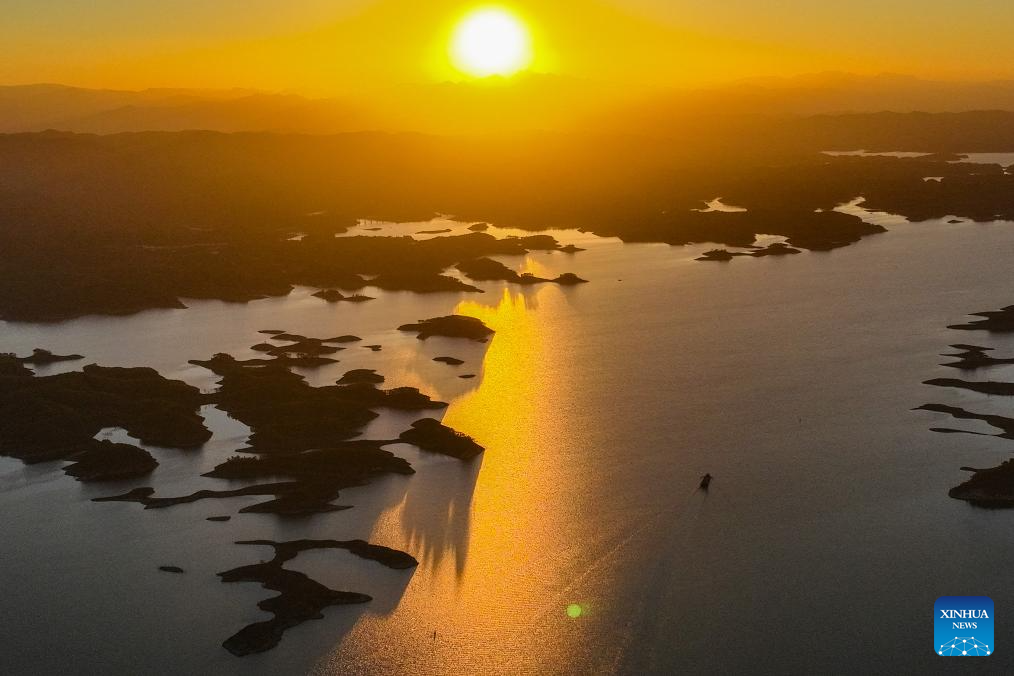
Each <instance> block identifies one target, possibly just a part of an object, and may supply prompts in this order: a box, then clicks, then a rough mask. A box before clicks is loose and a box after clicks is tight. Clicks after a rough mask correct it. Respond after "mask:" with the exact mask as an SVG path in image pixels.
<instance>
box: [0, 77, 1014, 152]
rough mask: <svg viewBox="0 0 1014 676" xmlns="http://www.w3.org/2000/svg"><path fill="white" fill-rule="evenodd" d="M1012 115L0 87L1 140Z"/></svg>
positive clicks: (521, 81)
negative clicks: (10, 136) (64, 134)
mask: <svg viewBox="0 0 1014 676" xmlns="http://www.w3.org/2000/svg"><path fill="white" fill-rule="evenodd" d="M983 110H1007V111H1014V82H1012V81H994V82H938V81H929V80H920V79H917V78H913V77H908V76H903V75H890V74H887V75H878V76H872V77H871V76H858V75H851V74H848V73H821V74H816V75H806V76H800V77H795V78H755V79H751V80H744V81H740V82H734V83H731V84H727V85H723V86H716V87H712V88H707V89H692V90H690V89H688V90H676V89H656V90H651V91H645V90H636V89H634V88H632V87H629V86H625V85H618V84H609V83H603V82H594V81H589V80H581V79H577V78H569V77H563V76H558V75H542V74H527V75H523V76H520V77H516V78H512V79H510V80H502V79H498V78H491V79H488V80H485V81H479V82H472V83H434V84H415V85H402V86H398V87H389V88H386V89H377V90H374V91H370V92H365V93H361V94H359V95H356V96H352V95H351V94H350V95H348V96H346V97H343V98H308V97H305V96H299V95H295V94H278V93H267V92H256V91H250V90H241V89H236V90H188V89H149V90H144V91H136V92H133V91H115V90H91V89H81V88H75V87H65V86H60V85H29V86H15V87H0V133H3V132H35V131H43V130H47V129H55V130H60V131H72V132H78V133H97V134H112V133H118V132H139V131H185V130H210V131H222V132H281V133H308V134H333V133H344V132H356V131H415V132H422V133H431V134H460V133H466V134H472V133H490V132H493V133H498V132H519V131H532V130H542V131H582V132H588V131H594V132H606V133H610V134H613V133H624V134H627V133H634V134H639V135H651V136H659V135H662V136H686V135H687V134H690V133H698V131H699V130H705V129H706V130H711V131H715V130H721V129H728V130H731V131H733V132H736V133H745V132H748V131H751V130H753V129H755V127H756V124H757V121H758V120H759V119H762V118H784V117H800V116H804V117H805V116H814V115H837V114H844V113H860V114H866V113H879V112H895V113H909V112H926V113H958V112H965V111H983Z"/></svg>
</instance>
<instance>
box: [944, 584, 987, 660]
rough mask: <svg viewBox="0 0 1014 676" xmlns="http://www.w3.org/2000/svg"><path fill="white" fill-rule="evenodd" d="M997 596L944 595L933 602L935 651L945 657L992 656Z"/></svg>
mask: <svg viewBox="0 0 1014 676" xmlns="http://www.w3.org/2000/svg"><path fill="white" fill-rule="evenodd" d="M993 637H994V636H993V599H991V598H989V597H988V596H941V597H940V598H938V599H937V602H936V603H934V604H933V652H935V653H936V654H937V655H941V656H943V657H985V656H986V655H992V654H993V651H994V650H995V649H996V646H995V645H993Z"/></svg>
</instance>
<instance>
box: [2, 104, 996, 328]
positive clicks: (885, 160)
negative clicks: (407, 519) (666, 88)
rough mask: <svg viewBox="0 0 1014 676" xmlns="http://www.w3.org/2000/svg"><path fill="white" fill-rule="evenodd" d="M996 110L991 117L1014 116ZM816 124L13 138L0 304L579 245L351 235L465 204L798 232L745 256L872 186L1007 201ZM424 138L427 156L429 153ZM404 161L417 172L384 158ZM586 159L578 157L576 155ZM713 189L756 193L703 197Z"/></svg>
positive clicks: (270, 285)
mask: <svg viewBox="0 0 1014 676" xmlns="http://www.w3.org/2000/svg"><path fill="white" fill-rule="evenodd" d="M1000 117H1001V118H1002V119H999V121H998V122H997V123H998V124H999V123H1002V124H1009V123H1010V122H1011V121H1012V120H1014V116H1000ZM1008 118H1010V119H1008ZM929 119H930V120H937V119H938V118H935V117H934V116H929ZM940 119H941V120H942V118H940ZM961 119H962V120H964V121H963V122H960V124H959V123H955V126H954V127H953V128H951V127H948V125H949V124H950V122H947V123H945V122H944V121H941V127H942V128H947V129H948V130H949V133H952V136H949V137H947V138H944V137H943V136H937V135H934V134H933V133H930V132H929V131H927V132H925V133H924V134H923V135H922V136H917V137H915V138H913V139H908V138H898V139H897V142H898V143H902V142H905V143H912V146H911V147H916V146H917V145H918V146H919V147H920V148H921V149H923V148H925V149H928V150H931V151H932V150H938V151H943V150H952V149H953V148H952V147H950V146H951V145H953V144H957V143H958V142H960V141H962V140H964V142H965V144H966V145H965V147H967V148H975V147H982V146H983V145H984V144H985V140H984V139H983V138H982V136H981V132H980V131H978V129H979V128H977V127H975V126H974V125H975V124H986V123H989V121H990V120H992V117H991V116H990V115H987V114H983V115H970V116H966V117H963V118H961ZM850 120H851V121H852V122H855V128H854V129H852V130H851V131H849V126H848V124H847V123H849V121H850ZM901 121H902V122H905V123H911V124H912V125H913V126H915V127H918V126H919V125H920V124H923V122H925V120H922V119H921V118H920V119H915V118H901ZM952 121H953V120H952ZM810 123H812V124H813V125H816V127H817V131H815V132H813V133H811V134H810V135H808V136H806V137H800V139H797V140H795V141H793V140H792V139H788V138H787V139H784V141H785V143H784V144H783V145H779V144H776V143H774V142H773V141H772V140H771V139H764V141H763V142H761V141H760V140H759V139H755V138H753V137H752V136H749V135H748V136H742V137H735V138H728V139H723V143H722V144H721V148H720V149H719V148H716V146H715V145H714V144H708V143H707V142H706V139H703V138H702V139H700V140H699V141H696V142H694V143H687V142H686V141H685V140H684V142H682V143H677V142H676V141H675V140H669V139H661V140H660V139H650V138H642V137H638V136H629V135H627V136H608V135H607V136H596V137H587V136H583V135H575V136H559V137H557V136H549V137H546V138H543V139H540V141H539V142H538V143H535V142H533V143H532V144H531V145H530V146H529V145H526V144H524V143H520V144H519V143H517V142H516V141H514V142H513V143H512V145H511V148H512V153H511V157H512V158H513V159H512V161H510V162H504V161H502V157H503V150H504V148H505V145H504V144H505V143H506V141H505V140H504V139H500V138H496V137H490V138H484V139H481V140H474V139H473V140H469V141H468V142H465V141H463V140H462V139H457V138H449V137H447V138H444V137H427V136H387V135H383V134H359V135H352V134H346V135H336V136H330V137H301V136H296V135H284V134H245V135H227V134H216V133H209V132H177V133H170V134H146V133H140V134H130V135H110V136H101V137H93V136H87V135H78V134H72V133H60V132H42V133H34V134H10V135H2V134H0V179H2V180H0V186H14V185H16V186H19V188H18V189H17V190H14V189H10V188H2V187H0V223H5V224H8V225H7V227H0V250H3V251H4V252H5V254H6V255H5V261H4V266H3V267H2V268H0V319H6V320H20V321H59V320H63V319H68V318H74V317H80V316H84V315H89V314H106V315H123V314H131V313H135V312H139V311H141V310H146V309H157V308H167V309H181V308H184V306H185V299H191V298H192V299H219V300H224V301H229V302H247V301H251V300H256V299H260V298H265V297H271V296H281V295H285V294H288V293H290V292H291V290H292V289H293V288H294V287H295V286H297V285H299V286H309V287H313V288H316V289H319V292H320V293H322V295H323V296H324V297H325V300H326V299H331V300H332V301H333V302H348V301H353V300H356V301H358V300H363V294H362V293H358V292H361V291H362V290H364V289H365V288H367V287H372V288H379V289H382V290H392V291H413V292H416V293H462V292H464V293H476V292H479V289H478V287H476V286H474V285H472V284H469V283H467V282H465V281H462V280H461V279H460V278H457V277H453V276H450V275H448V274H445V273H446V271H448V270H450V269H452V268H454V267H455V266H462V267H461V268H460V269H462V270H468V271H469V272H468V273H467V274H470V275H471V274H474V275H475V276H476V277H485V278H491V279H493V280H498V279H499V280H502V281H511V282H512V283H537V280H536V279H535V278H529V277H525V276H524V275H516V276H515V273H512V272H505V271H504V270H502V269H500V270H497V269H495V268H496V266H492V265H490V263H489V262H488V261H489V260H490V259H489V257H491V256H512V255H522V254H525V253H527V252H531V251H554V250H555V251H568V252H573V251H577V250H578V247H575V246H572V245H569V246H566V247H564V246H561V245H560V244H559V242H557V241H556V240H555V239H554V238H553V237H550V236H547V235H532V236H526V237H504V238H497V237H495V236H493V235H491V234H490V233H488V232H478V231H477V230H479V228H475V229H474V230H472V231H467V229H466V232H467V234H461V235H455V234H453V233H441V234H434V235H432V236H431V237H430V238H428V239H416V238H413V237H390V236H383V235H381V236H348V231H349V229H350V228H351V227H352V226H354V225H356V223H357V222H358V221H359V219H374V220H378V219H379V220H391V221H406V220H423V221H424V220H427V219H429V218H431V217H432V216H433V214H435V213H453V214H456V215H457V216H456V217H457V218H460V219H461V220H462V221H463V222H469V221H482V222H483V223H495V224H497V225H502V226H509V227H514V228H521V229H526V230H541V229H545V228H549V227H552V228H572V229H575V228H576V229H582V230H585V231H588V232H593V233H595V234H597V235H600V236H604V237H618V238H620V239H621V240H623V241H625V242H662V243H667V244H673V245H683V244H690V243H706V242H712V243H715V244H718V245H720V246H726V247H735V248H748V247H754V246H756V240H757V235H758V234H759V233H765V234H770V235H778V236H782V237H784V238H785V239H786V244H785V245H776V246H769V247H766V248H764V249H759V250H757V251H755V252H751V254H750V255H752V256H762V255H785V254H790V253H792V250H796V251H807V250H808V251H827V250H831V249H834V248H838V247H843V246H848V245H850V244H853V243H855V242H857V241H859V240H860V239H862V238H863V237H866V236H869V235H875V234H878V233H881V232H884V228H883V227H882V226H879V225H875V224H871V223H866V222H864V221H862V220H861V219H860V218H858V217H857V216H854V215H850V214H845V213H841V212H839V211H835V210H834V209H835V207H836V206H838V205H840V204H843V203H846V202H850V201H852V200H854V199H855V198H856V197H857V196H860V195H861V196H863V197H864V198H865V205H866V206H867V207H869V208H870V209H875V210H883V211H887V212H890V213H895V214H900V215H903V216H906V217H907V218H909V219H911V220H926V219H931V218H949V217H951V216H955V215H957V216H960V217H962V218H963V219H967V220H970V221H992V220H995V219H996V218H998V217H1005V218H1014V205H1012V204H1011V203H1010V200H1009V194H1010V191H1011V187H1012V185H1014V177H1012V176H1010V175H1008V174H1006V173H1005V172H1004V170H1003V168H1002V167H1000V166H998V165H970V164H961V163H951V162H950V161H949V159H950V157H949V156H945V155H940V154H937V155H929V156H926V157H920V158H894V157H830V156H828V155H824V154H821V151H823V150H828V149H834V148H842V147H843V146H842V145H841V144H842V143H846V142H854V143H856V144H859V145H855V146H851V148H855V147H866V148H874V147H876V145H877V143H878V142H880V140H879V137H878V136H877V133H874V132H876V131H877V130H880V129H891V130H892V132H893V133H897V131H898V125H899V120H898V119H894V118H892V117H890V116H883V117H878V116H867V117H861V116H859V117H855V118H849V117H843V118H833V117H832V118H827V119H824V120H820V121H810ZM973 123H974V124H973ZM1004 128H1007V127H1004ZM821 129H823V131H821ZM935 131H939V130H935ZM825 132H826V133H825ZM867 132H869V133H867ZM885 138H890V137H889V136H888V137H885ZM849 139H851V141H849ZM804 141H805V142H804ZM933 143H937V144H938V147H936V148H933V147H932V145H933ZM737 144H738V145H737ZM998 144H999V142H998ZM515 146H516V147H515ZM844 148H845V149H850V146H844ZM991 149H992V150H995V147H994V148H991ZM422 156H425V157H427V161H426V163H425V165H421V164H417V163H418V162H419V160H418V158H419V157H422ZM279 158H285V162H286V171H284V172H279V171H278V165H277V162H278V160H279ZM498 158H501V159H498ZM392 166H402V167H403V168H404V171H400V172H396V173H395V174H394V175H392V172H391V170H390V168H391V167H392ZM461 166H469V167H470V168H471V170H470V171H469V172H464V173H463V172H461V171H460V167H461ZM574 166H581V167H582V171H581V172H577V173H575V172H573V171H571V170H569V169H570V168H572V167H574ZM926 176H941V177H944V180H943V181H941V182H937V181H925V180H923V179H924V178H925V177H926ZM198 177H200V179H198ZM108 185H117V186H118V189H117V190H116V191H110V190H108V189H107V188H106V186H108ZM504 185H511V186H512V189H511V190H509V191H505V190H503V189H502V186H504ZM716 194H720V195H724V196H726V199H728V200H729V202H730V203H735V204H737V205H742V206H743V208H744V209H745V211H744V212H738V213H728V212H711V213H704V212H700V211H695V209H696V208H697V207H698V205H699V204H700V203H701V202H702V201H707V200H710V199H712V198H713V197H714V196H715V195H716ZM307 214H314V215H313V216H312V217H311V216H308V215H307ZM320 214H325V215H323V216H322V215H320ZM295 235H298V237H295ZM717 256H718V255H717V254H712V255H711V257H710V258H708V260H720V259H721V258H720V257H717ZM483 259H486V260H483ZM52 260H60V261H61V265H59V266H53V265H49V264H48V262H49V261H52ZM82 280H85V281H87V283H82ZM553 281H556V282H557V283H560V284H568V283H577V282H578V281H579V280H578V279H576V278H575V277H574V276H568V275H562V276H561V277H558V278H557V279H556V280H553ZM339 296H340V297H339Z"/></svg>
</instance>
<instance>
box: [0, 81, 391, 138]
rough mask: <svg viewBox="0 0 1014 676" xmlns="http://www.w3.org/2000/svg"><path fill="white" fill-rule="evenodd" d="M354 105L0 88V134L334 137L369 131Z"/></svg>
mask: <svg viewBox="0 0 1014 676" xmlns="http://www.w3.org/2000/svg"><path fill="white" fill-rule="evenodd" d="M370 126H371V124H368V123H367V122H366V120H365V119H364V116H363V114H362V113H361V112H360V111H359V110H358V109H357V108H356V107H355V106H352V105H349V104H347V103H344V102H341V101H338V100H335V99H316V100H315V99H307V98H304V97H301V96H295V95H285V94H267V93H261V92H255V91H250V90H242V89H235V90H220V91H219V90H185V89H148V90H144V91H137V92H132V91H116V90H92V89H81V88H76V87H64V86H61V85H30V86H18V87H0V132H8V133H9V132H32V131H44V130H47V129H56V130H60V131H73V132H78V133H95V134H114V133H119V132H133V131H185V130H193V129H202V130H213V131H223V132H240V131H274V132H300V133H320V134H326V133H337V132H343V131H358V130H361V129H364V128H368V127H370Z"/></svg>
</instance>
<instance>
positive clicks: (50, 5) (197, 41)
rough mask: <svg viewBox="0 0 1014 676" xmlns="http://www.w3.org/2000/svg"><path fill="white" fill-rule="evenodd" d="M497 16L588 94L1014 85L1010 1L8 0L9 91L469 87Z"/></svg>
mask: <svg viewBox="0 0 1014 676" xmlns="http://www.w3.org/2000/svg"><path fill="white" fill-rule="evenodd" d="M486 4H496V5H500V6H504V7H506V8H508V9H510V10H512V11H513V12H515V13H516V14H517V15H519V16H520V17H523V18H524V20H525V23H526V24H527V25H528V26H529V28H530V30H531V31H532V34H533V39H534V47H535V60H534V63H533V69H534V70H537V71H540V72H548V73H555V74H561V75H569V76H574V77H579V78H584V79H592V80H599V81H607V82H614V83H628V84H636V85H641V84H648V85H660V86H667V85H696V84H703V83H711V82H718V81H725V80H730V79H736V78H741V77H751V76H767V75H795V74H800V73H811V72H817V71H823V70H842V71H851V72H857V73H874V72H885V71H889V72H900V73H908V74H913V75H919V76H923V77H934V78H943V79H957V78H969V79H983V78H993V77H1011V76H1014V40H1012V39H1011V37H1010V36H1011V35H1014V2H1011V1H1010V0H961V1H960V2H958V1H956V0H922V1H916V0H876V1H874V0H848V1H846V0H823V1H820V2H818V1H816V0H780V1H778V0H764V1H761V0H721V1H719V0H708V1H706V2H705V1H696V2H691V1H689V0H623V1H622V2H621V1H620V0H540V1H538V2H535V1H532V0H516V1H512V0H505V1H504V2H492V3H484V2H482V1H481V0H480V1H479V2H467V1H466V2H462V1H460V0H425V1H423V0H216V2H207V1H206V0H173V1H171V2H170V1H166V0H131V1H130V2H125V1H124V0H91V1H90V2H81V1H80V0H46V1H45V2H42V1H40V0H4V3H3V19H2V21H0V44H2V45H3V46H4V55H3V58H2V59H0V83H2V84H25V83H35V82H58V83H64V84H72V85H80V86H89V87H109V88H133V89H137V88H145V87H164V86H174V87H219V88H221V87H251V88H259V89H269V90H292V91H301V92H305V93H317V94H338V93H342V92H348V91H354V90H356V89H360V88H364V87H375V86H388V85H395V84H404V83H422V82H432V81H440V80H447V79H454V78H455V77H460V74H458V73H456V72H455V71H454V70H453V69H451V68H450V67H449V65H448V56H447V45H448V41H449V39H450V34H451V31H452V29H453V27H454V24H455V22H456V21H457V20H459V19H460V18H461V17H462V16H463V15H464V14H466V13H467V12H468V11H469V10H471V9H474V8H476V7H480V6H483V5H486Z"/></svg>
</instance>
